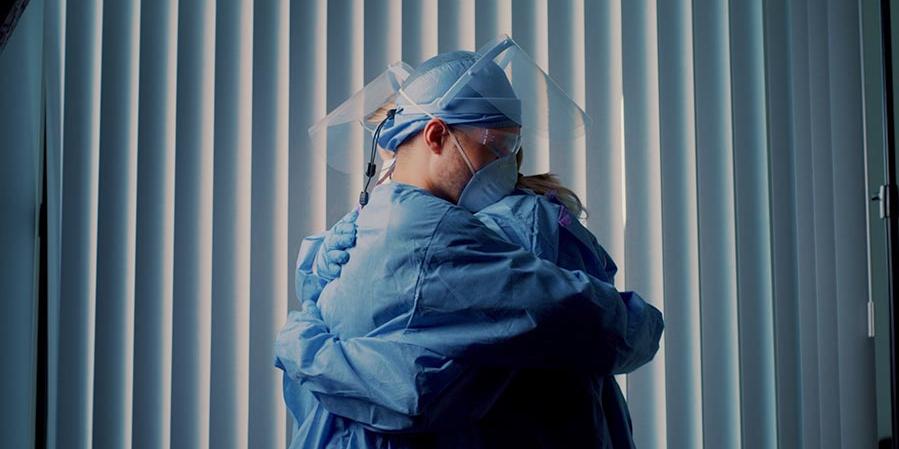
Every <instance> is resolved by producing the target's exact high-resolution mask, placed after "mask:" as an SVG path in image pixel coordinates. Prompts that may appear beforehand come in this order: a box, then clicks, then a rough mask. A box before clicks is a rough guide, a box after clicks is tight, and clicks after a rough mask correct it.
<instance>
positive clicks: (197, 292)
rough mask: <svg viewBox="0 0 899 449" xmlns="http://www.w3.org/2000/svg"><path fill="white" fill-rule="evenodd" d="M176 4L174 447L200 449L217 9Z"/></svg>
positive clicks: (204, 434)
mask: <svg viewBox="0 0 899 449" xmlns="http://www.w3.org/2000/svg"><path fill="white" fill-rule="evenodd" d="M178 5H179V11H178V74H177V79H178V86H177V95H178V97H177V98H178V99H177V112H176V114H177V124H176V139H177V140H176V161H175V202H174V203H175V253H174V254H175V257H174V278H173V295H172V302H173V311H172V405H171V407H172V416H171V432H172V439H171V447H172V448H173V449H193V448H198V449H205V448H208V447H209V430H210V427H209V401H210V398H209V395H210V388H209V386H210V383H211V381H212V376H211V369H212V367H211V359H212V352H211V351H212V231H213V228H212V201H213V169H214V167H213V157H214V156H213V142H214V141H213V135H214V134H213V133H214V129H213V123H214V120H215V114H214V105H215V71H214V68H215V57H216V53H215V16H216V7H215V2H214V1H213V0H205V1H196V2H179V4H178Z"/></svg>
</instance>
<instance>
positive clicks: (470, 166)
mask: <svg viewBox="0 0 899 449" xmlns="http://www.w3.org/2000/svg"><path fill="white" fill-rule="evenodd" d="M397 93H398V94H400V95H401V96H402V97H403V98H405V99H406V101H407V102H408V103H409V105H411V106H414V107H415V108H416V109H418V110H419V112H421V113H422V114H424V115H427V116H428V117H430V118H432V119H437V120H441V121H443V120H442V119H440V118H438V117H437V116H435V115H434V114H431V113H430V112H428V111H425V110H424V109H423V108H422V107H421V106H419V105H418V103H416V102H415V100H413V99H411V98H409V96H408V95H406V91H405V90H403V89H399V90H397ZM444 124H445V122H444ZM447 132H448V133H449V135H450V136H452V138H453V141H454V142H455V143H456V150H457V151H459V154H461V155H462V160H463V161H465V165H466V166H467V167H468V171H470V172H471V175H472V176H474V173H475V171H476V170H475V169H474V165H473V164H472V163H471V160H470V159H468V155H467V154H465V150H464V149H463V147H462V142H459V138H458V137H456V134H455V133H453V132H452V131H450V130H449V125H447Z"/></svg>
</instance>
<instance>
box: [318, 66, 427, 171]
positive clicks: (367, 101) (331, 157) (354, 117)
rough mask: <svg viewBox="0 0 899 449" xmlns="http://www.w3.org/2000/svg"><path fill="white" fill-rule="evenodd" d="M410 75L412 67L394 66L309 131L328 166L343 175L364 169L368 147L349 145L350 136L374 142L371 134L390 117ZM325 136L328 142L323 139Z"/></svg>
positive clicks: (366, 141)
mask: <svg viewBox="0 0 899 449" xmlns="http://www.w3.org/2000/svg"><path fill="white" fill-rule="evenodd" d="M410 73H412V68H411V67H409V65H408V64H406V63H404V62H397V63H394V64H391V65H390V66H389V67H387V70H385V71H384V72H383V73H381V74H380V75H379V76H378V77H376V78H375V79H374V80H372V81H371V82H369V83H368V84H366V85H365V87H363V88H362V89H360V90H359V91H358V92H356V93H355V94H353V96H352V97H350V98H349V99H347V100H346V101H345V102H343V103H342V104H341V105H340V106H338V107H337V108H335V109H334V110H333V111H331V112H330V113H329V114H328V115H326V116H325V117H323V118H322V119H321V120H319V121H318V122H317V123H316V124H315V125H313V126H312V127H310V128H309V136H310V137H311V138H312V140H313V142H316V143H321V144H322V145H313V147H314V151H316V152H317V153H318V154H319V155H320V156H321V157H323V158H325V160H326V161H327V163H328V166H329V167H331V168H332V169H334V170H337V171H339V172H341V173H344V174H351V173H356V172H358V171H359V170H363V169H364V168H365V167H364V165H363V163H364V162H363V161H362V158H361V157H360V155H361V154H363V153H364V149H365V145H362V146H356V145H347V144H346V142H347V141H349V139H348V138H347V136H350V135H353V134H361V135H363V136H364V138H363V140H362V142H365V143H368V142H371V138H372V134H373V133H374V132H375V130H376V129H377V127H378V125H379V124H380V123H381V122H382V121H384V119H385V118H386V117H387V113H388V111H390V110H392V109H393V107H394V101H395V99H396V95H397V91H398V90H399V89H400V87H401V86H402V85H403V82H404V81H405V80H406V78H408V77H409V74H410ZM326 136H327V139H324V138H323V137H326ZM366 159H367V158H366Z"/></svg>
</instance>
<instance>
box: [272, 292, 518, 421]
mask: <svg viewBox="0 0 899 449" xmlns="http://www.w3.org/2000/svg"><path fill="white" fill-rule="evenodd" d="M276 354H277V355H276V359H275V365H276V366H277V367H278V368H281V369H282V370H284V372H285V376H286V377H287V378H289V379H290V380H291V381H293V382H295V383H297V384H298V385H301V386H302V388H305V389H307V390H309V391H310V392H311V393H312V394H313V395H314V396H315V398H316V399H317V400H318V401H319V402H320V403H321V405H322V406H323V407H324V408H325V409H326V410H328V412H330V413H333V414H335V415H338V416H342V417H345V418H349V419H352V420H354V421H356V422H358V423H360V424H362V425H364V426H365V427H368V428H370V429H372V430H375V431H378V432H404V433H409V432H422V431H434V430H438V429H448V428H453V427H458V426H462V425H470V424H472V423H474V422H475V421H477V420H478V419H480V418H481V417H483V416H484V414H486V412H487V411H488V410H489V408H490V406H491V405H492V404H493V402H494V401H495V400H496V398H497V397H498V396H499V394H500V393H501V392H502V391H503V390H504V389H505V387H506V385H507V384H508V383H509V381H510V380H511V374H512V373H511V371H509V370H506V369H497V368H478V367H474V366H470V365H466V364H465V363H464V362H462V361H459V360H452V359H449V358H447V357H444V356H442V355H440V354H437V353H435V352H433V351H431V350H429V349H427V348H424V347H420V346H416V345H414V344H409V343H405V342H401V341H397V340H395V339H391V338H375V337H358V338H350V339H340V338H339V337H338V336H336V335H334V334H332V333H331V332H330V331H329V329H328V327H327V326H326V325H325V323H324V321H323V320H322V318H321V315H320V312H319V310H318V308H317V306H316V305H315V304H313V303H311V302H307V303H305V305H304V307H303V310H302V311H296V312H291V313H290V316H289V317H288V321H287V324H286V325H285V326H284V327H283V328H282V330H281V332H280V333H279V334H278V338H277V341H276ZM425 404H427V407H426V408H425V407H423V406H424V405H425Z"/></svg>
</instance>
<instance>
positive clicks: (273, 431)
mask: <svg viewBox="0 0 899 449" xmlns="http://www.w3.org/2000/svg"><path fill="white" fill-rule="evenodd" d="M289 8H290V4H289V2H288V1H287V0H279V1H266V2H255V4H254V11H253V20H254V23H253V79H252V83H253V117H252V206H251V207H252V214H251V216H252V223H251V226H252V231H251V232H252V235H251V240H250V243H251V254H250V259H251V263H250V266H251V268H250V276H251V277H250V313H249V325H250V329H249V332H250V333H249V351H250V354H249V368H250V371H249V379H248V382H249V420H250V422H249V429H248V441H249V447H252V448H259V449H275V448H280V447H283V444H284V439H285V438H286V435H287V432H286V422H285V420H284V419H283V417H284V414H285V406H284V400H283V399H282V395H281V391H282V390H281V381H280V380H281V376H280V375H279V374H280V373H279V372H278V370H276V369H274V368H273V367H272V348H273V347H274V344H275V337H276V335H277V331H278V329H279V328H280V326H281V325H282V324H283V322H284V311H285V310H286V309H287V300H288V290H287V282H286V281H287V278H288V274H289V273H288V271H287V270H285V269H284V268H285V265H284V262H285V259H287V246H286V245H285V244H284V243H285V242H286V241H287V217H288V200H287V195H288V192H289V190H288V182H287V180H288V176H289V172H288V168H289V160H288V147H287V144H288V135H287V129H288V98H289V91H290V87H289V84H288V83H289V81H290V80H289V79H288V76H289V72H288V71H289V68H290V67H289V62H290V59H289V53H288V45H289V41H288V39H289V37H290V35H289V31H290V29H289V20H290V10H289ZM246 318H247V317H244V319H246Z"/></svg>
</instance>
